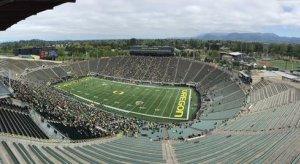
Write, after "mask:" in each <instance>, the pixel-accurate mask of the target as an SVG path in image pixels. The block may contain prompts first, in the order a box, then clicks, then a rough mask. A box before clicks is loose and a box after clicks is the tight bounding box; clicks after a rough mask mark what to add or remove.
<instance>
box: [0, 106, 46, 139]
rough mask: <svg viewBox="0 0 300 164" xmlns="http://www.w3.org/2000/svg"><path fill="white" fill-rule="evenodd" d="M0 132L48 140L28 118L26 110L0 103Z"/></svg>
mask: <svg viewBox="0 0 300 164" xmlns="http://www.w3.org/2000/svg"><path fill="white" fill-rule="evenodd" d="M0 105H1V106H0V132H2V133H10V134H17V135H22V136H28V137H36V138H45V139H46V138H48V137H47V136H46V135H45V134H44V133H43V132H42V131H41V130H40V129H39V127H38V126H37V125H36V124H35V123H34V122H33V120H32V119H31V118H30V116H29V111H28V109H27V108H25V107H24V108H23V107H18V106H15V105H11V104H9V103H5V102H0Z"/></svg>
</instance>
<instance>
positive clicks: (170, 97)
mask: <svg viewBox="0 0 300 164" xmlns="http://www.w3.org/2000/svg"><path fill="white" fill-rule="evenodd" d="M174 93H176V92H173V93H172V95H171V96H169V100H168V102H167V103H166V106H165V107H164V109H165V110H164V111H163V112H162V114H161V116H163V115H164V113H165V112H166V111H167V110H166V109H167V107H168V105H169V103H170V101H171V99H172V98H173V96H174ZM175 101H176V100H175ZM173 103H175V102H173Z"/></svg>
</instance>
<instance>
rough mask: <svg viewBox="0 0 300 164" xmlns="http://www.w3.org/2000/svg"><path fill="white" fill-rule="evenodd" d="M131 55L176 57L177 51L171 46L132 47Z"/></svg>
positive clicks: (130, 49)
mask: <svg viewBox="0 0 300 164" xmlns="http://www.w3.org/2000/svg"><path fill="white" fill-rule="evenodd" d="M129 53H130V55H135V56H174V55H175V53H176V50H175V48H174V47H170V46H153V47H149V46H131V47H130V48H129Z"/></svg>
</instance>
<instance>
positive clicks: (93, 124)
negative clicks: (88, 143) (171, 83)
mask: <svg viewBox="0 0 300 164" xmlns="http://www.w3.org/2000/svg"><path fill="white" fill-rule="evenodd" d="M12 87H13V89H14V91H15V97H16V98H18V99H20V100H22V101H24V102H27V103H29V106H31V107H32V108H33V109H35V110H37V111H38V112H39V113H41V114H42V115H43V116H44V117H45V118H46V119H48V120H50V121H57V122H62V123H63V124H65V125H68V126H72V127H76V128H77V129H78V131H79V132H80V133H91V135H92V136H91V137H104V136H111V135H115V134H117V133H124V134H125V135H136V134H137V133H138V132H139V128H140V127H142V126H144V125H145V124H147V122H146V121H139V120H136V119H134V118H128V117H121V116H118V115H115V114H112V113H108V112H105V111H102V110H99V109H98V108H95V107H93V106H92V105H87V104H83V103H81V102H79V101H77V100H75V99H72V98H70V97H67V96H65V95H64V94H62V93H60V92H58V91H57V90H55V89H53V88H52V86H51V85H39V84H28V83H25V82H20V81H13V82H12Z"/></svg>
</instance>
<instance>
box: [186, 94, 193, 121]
mask: <svg viewBox="0 0 300 164" xmlns="http://www.w3.org/2000/svg"><path fill="white" fill-rule="evenodd" d="M191 96H192V89H190V96H189V105H188V111H187V115H186V119H187V120H188V119H189V115H190V106H191V99H192V97H191Z"/></svg>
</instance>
